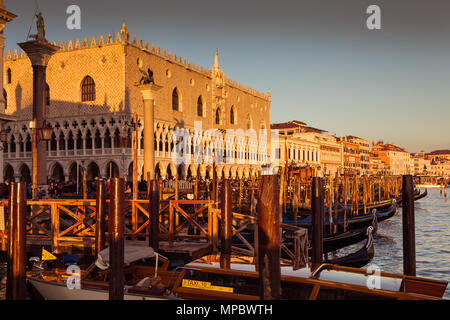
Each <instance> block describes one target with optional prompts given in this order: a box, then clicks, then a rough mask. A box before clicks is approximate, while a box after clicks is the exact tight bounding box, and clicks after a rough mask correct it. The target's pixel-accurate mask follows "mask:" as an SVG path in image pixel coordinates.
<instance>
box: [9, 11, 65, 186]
mask: <svg viewBox="0 0 450 320" xmlns="http://www.w3.org/2000/svg"><path fill="white" fill-rule="evenodd" d="M36 17H37V22H36V27H37V34H35V35H30V37H29V38H32V39H35V40H30V41H27V42H23V43H19V44H18V45H19V46H20V47H21V48H22V49H23V50H24V51H25V53H26V54H27V55H28V58H29V59H30V61H31V64H32V66H33V122H34V126H35V128H34V129H33V131H34V132H36V131H39V130H41V129H43V128H44V125H45V121H46V104H45V85H46V70H47V65H48V62H49V60H50V58H51V57H52V56H53V55H54V54H55V52H56V51H57V50H58V49H59V47H58V46H55V45H53V44H51V43H50V42H48V41H47V40H46V39H45V24H44V18H43V17H42V14H41V13H40V12H39V13H38V14H37V15H36ZM33 140H34V141H33V143H34V147H35V152H34V153H33V187H34V190H35V188H36V187H39V186H46V185H47V148H46V144H47V142H46V141H45V140H44V139H39V138H38V136H36V135H34V138H33Z"/></svg>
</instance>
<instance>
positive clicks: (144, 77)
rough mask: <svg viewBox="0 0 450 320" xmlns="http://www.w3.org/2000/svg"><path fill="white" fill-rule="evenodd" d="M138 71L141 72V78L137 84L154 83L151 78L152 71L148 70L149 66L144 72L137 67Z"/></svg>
mask: <svg viewBox="0 0 450 320" xmlns="http://www.w3.org/2000/svg"><path fill="white" fill-rule="evenodd" d="M139 71H140V72H141V73H142V77H141V80H139V82H138V83H137V85H142V84H150V83H153V84H154V83H155V81H154V79H153V72H152V70H150V68H149V69H148V70H147V72H145V71H144V70H142V69H141V68H139Z"/></svg>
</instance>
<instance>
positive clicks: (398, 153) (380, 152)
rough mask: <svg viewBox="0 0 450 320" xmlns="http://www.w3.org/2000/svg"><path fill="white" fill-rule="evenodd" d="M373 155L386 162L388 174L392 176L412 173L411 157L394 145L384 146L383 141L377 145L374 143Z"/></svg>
mask: <svg viewBox="0 0 450 320" xmlns="http://www.w3.org/2000/svg"><path fill="white" fill-rule="evenodd" d="M372 153H374V154H375V155H376V156H377V157H379V158H380V160H381V161H382V162H384V164H385V165H386V166H387V167H388V173H389V174H390V175H404V174H410V173H411V167H410V158H411V155H410V153H409V152H407V151H406V150H405V149H404V148H400V147H397V146H395V145H393V144H384V143H383V141H379V142H377V144H374V142H372Z"/></svg>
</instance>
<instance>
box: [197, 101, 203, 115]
mask: <svg viewBox="0 0 450 320" xmlns="http://www.w3.org/2000/svg"><path fill="white" fill-rule="evenodd" d="M197 116H199V117H203V101H202V96H200V97H198V100H197Z"/></svg>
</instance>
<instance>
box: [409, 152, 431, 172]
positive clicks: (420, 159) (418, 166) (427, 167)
mask: <svg viewBox="0 0 450 320" xmlns="http://www.w3.org/2000/svg"><path fill="white" fill-rule="evenodd" d="M411 162H412V163H411V165H410V166H411V168H412V170H411V174H413V175H415V176H418V175H428V174H430V172H431V160H430V159H428V157H427V155H426V154H425V152H424V151H421V152H419V153H414V154H411Z"/></svg>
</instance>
